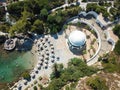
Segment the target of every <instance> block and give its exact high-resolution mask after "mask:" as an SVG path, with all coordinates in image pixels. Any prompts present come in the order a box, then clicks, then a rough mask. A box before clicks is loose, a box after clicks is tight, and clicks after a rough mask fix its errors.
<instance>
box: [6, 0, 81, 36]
mask: <svg viewBox="0 0 120 90" xmlns="http://www.w3.org/2000/svg"><path fill="white" fill-rule="evenodd" d="M70 1H71V0H70ZM41 2H42V3H41ZM63 3H64V0H62V1H61V0H58V1H56V0H51V1H49V0H31V1H29V0H25V1H22V2H17V3H13V4H10V5H9V6H8V11H9V13H10V15H11V17H14V18H15V19H16V20H17V22H16V24H15V25H13V26H11V27H10V29H9V32H10V34H11V35H12V36H14V35H15V33H24V34H26V33H27V32H29V31H30V32H34V33H38V34H46V33H57V32H59V31H60V30H61V29H62V27H63V24H64V22H66V20H67V19H69V18H71V17H73V16H76V15H77V14H78V11H80V10H81V8H80V7H78V6H74V5H72V6H71V7H66V9H65V10H63V9H59V10H57V11H55V12H50V10H51V9H52V8H55V7H57V6H60V5H62V4H63Z"/></svg>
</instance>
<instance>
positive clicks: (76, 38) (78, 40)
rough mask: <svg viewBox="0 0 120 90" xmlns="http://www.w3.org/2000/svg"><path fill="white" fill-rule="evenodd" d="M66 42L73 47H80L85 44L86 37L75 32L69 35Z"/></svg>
mask: <svg viewBox="0 0 120 90" xmlns="http://www.w3.org/2000/svg"><path fill="white" fill-rule="evenodd" d="M68 40H69V42H70V43H71V44H72V45H74V46H82V45H84V44H85V41H86V35H85V34H84V33H83V32H81V31H78V30H75V31H72V32H71V33H70V35H69V38H68Z"/></svg>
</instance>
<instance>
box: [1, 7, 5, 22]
mask: <svg viewBox="0 0 120 90" xmlns="http://www.w3.org/2000/svg"><path fill="white" fill-rule="evenodd" d="M4 15H5V9H4V8H3V7H0V21H4Z"/></svg>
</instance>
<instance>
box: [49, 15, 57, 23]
mask: <svg viewBox="0 0 120 90" xmlns="http://www.w3.org/2000/svg"><path fill="white" fill-rule="evenodd" d="M47 21H48V22H49V23H54V22H55V17H54V16H53V15H51V14H50V15H48V18H47Z"/></svg>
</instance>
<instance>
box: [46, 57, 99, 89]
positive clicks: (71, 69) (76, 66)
mask: <svg viewBox="0 0 120 90" xmlns="http://www.w3.org/2000/svg"><path fill="white" fill-rule="evenodd" d="M97 70H98V69H96V68H94V67H91V66H87V65H86V63H85V62H83V61H82V60H80V59H77V58H73V59H71V61H70V62H69V63H68V67H67V68H63V66H62V65H58V64H55V65H54V66H53V73H52V74H51V79H52V81H51V82H50V84H49V86H48V87H47V88H44V90H60V89H61V88H62V87H63V86H64V85H66V84H68V83H70V82H71V83H72V84H75V83H76V82H77V81H78V80H79V78H80V77H84V76H89V75H92V74H94V73H96V72H97ZM74 86H75V85H74Z"/></svg>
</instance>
